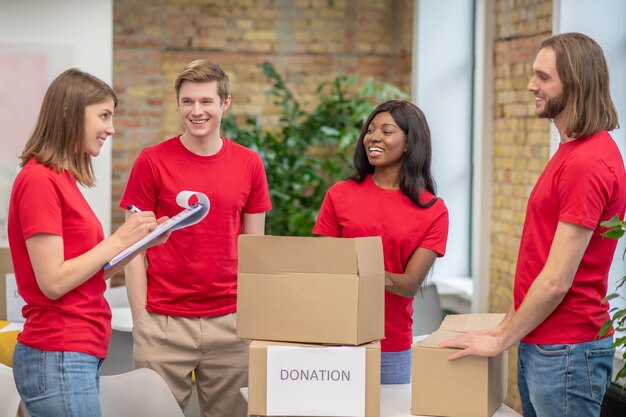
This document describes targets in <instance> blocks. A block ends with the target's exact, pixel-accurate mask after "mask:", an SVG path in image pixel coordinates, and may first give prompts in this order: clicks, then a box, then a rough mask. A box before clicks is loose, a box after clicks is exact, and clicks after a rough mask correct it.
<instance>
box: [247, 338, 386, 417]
mask: <svg viewBox="0 0 626 417" xmlns="http://www.w3.org/2000/svg"><path fill="white" fill-rule="evenodd" d="M270 346H291V347H298V348H301V349H307V348H311V347H315V348H332V347H336V346H323V345H312V344H299V343H286V342H268V341H260V340H253V341H252V343H251V344H250V364H249V373H248V414H249V415H259V416H266V415H268V414H267V411H266V410H267V407H266V406H267V402H266V400H267V348H268V347H270ZM362 347H363V348H364V349H365V362H366V364H365V372H366V381H365V396H364V398H365V417H379V416H380V342H373V343H368V344H365V345H363V346H362ZM300 386H301V387H302V389H306V388H305V387H306V384H301V385H300ZM314 400H315V401H318V402H328V401H329V400H328V399H325V398H314ZM299 415H303V414H299Z"/></svg>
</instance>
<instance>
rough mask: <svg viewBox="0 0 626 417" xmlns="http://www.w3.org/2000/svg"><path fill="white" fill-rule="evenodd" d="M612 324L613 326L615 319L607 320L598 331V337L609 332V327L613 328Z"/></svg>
mask: <svg viewBox="0 0 626 417" xmlns="http://www.w3.org/2000/svg"><path fill="white" fill-rule="evenodd" d="M611 326H613V321H612V320H607V321H605V322H604V324H603V325H602V327H600V330H599V331H598V337H604V336H606V334H607V333H608V332H609V329H610V328H611Z"/></svg>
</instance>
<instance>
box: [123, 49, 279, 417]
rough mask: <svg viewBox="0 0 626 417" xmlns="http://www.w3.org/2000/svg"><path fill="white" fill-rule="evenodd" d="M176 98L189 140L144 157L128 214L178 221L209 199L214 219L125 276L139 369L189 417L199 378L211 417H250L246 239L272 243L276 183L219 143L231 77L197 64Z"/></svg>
mask: <svg viewBox="0 0 626 417" xmlns="http://www.w3.org/2000/svg"><path fill="white" fill-rule="evenodd" d="M175 89H176V97H177V104H178V109H179V112H180V117H181V121H182V124H183V126H184V133H183V134H181V135H178V136H176V137H173V138H171V139H169V140H167V141H165V142H162V143H160V144H158V145H155V146H151V147H148V148H146V149H144V150H143V151H142V152H141V153H140V155H139V156H138V158H137V160H136V161H135V165H134V166H133V170H132V172H131V174H130V177H129V180H128V185H127V187H126V191H125V193H124V196H123V198H122V201H121V203H120V207H122V208H127V207H128V205H129V204H132V205H134V206H136V207H137V208H139V209H141V210H153V211H154V212H155V213H159V215H166V216H170V217H171V216H172V215H174V214H176V213H177V212H179V211H180V207H179V206H178V204H177V203H176V195H177V194H178V193H179V192H180V191H183V190H190V191H198V192H202V193H204V194H206V195H207V196H208V197H209V200H210V202H211V210H210V211H209V214H208V215H207V216H206V217H205V218H204V219H203V220H202V221H201V222H199V223H198V224H195V225H193V226H192V227H188V228H185V229H182V230H180V231H177V232H176V233H173V234H172V236H171V237H170V240H169V241H168V242H167V245H164V246H163V245H162V247H161V248H160V249H158V250H152V249H150V250H148V251H147V253H146V256H145V260H144V259H138V260H136V261H134V262H131V263H129V265H128V267H127V268H126V269H125V271H126V282H127V289H128V297H129V301H130V306H131V310H132V315H133V322H134V327H133V340H134V349H133V355H134V361H135V367H149V368H152V369H154V370H155V371H157V372H158V373H159V374H160V375H161V376H162V377H163V378H164V379H165V380H166V381H167V383H168V385H169V387H170V389H171V390H172V392H173V393H174V396H175V397H176V399H177V401H178V403H179V404H180V406H181V408H182V409H184V408H185V407H186V405H187V403H188V401H189V398H190V396H191V390H192V384H191V373H192V371H193V372H195V376H196V384H197V388H198V398H199V403H200V408H201V411H202V415H203V416H204V417H209V416H212V417H214V416H228V417H231V416H233V417H236V416H245V415H246V411H247V406H246V403H245V401H244V400H243V398H242V397H241V394H240V392H239V389H240V388H241V387H244V386H247V377H248V343H249V342H248V341H245V340H239V339H237V338H236V336H235V326H236V315H235V314H236V304H237V302H236V300H237V236H238V235H239V234H242V233H252V234H263V233H264V227H265V212H266V211H268V210H269V209H270V208H271V204H270V199H269V191H268V186H267V179H266V176H265V170H264V168H263V163H262V161H261V159H260V157H259V156H258V155H257V154H256V153H254V152H253V151H251V150H249V149H247V148H244V147H243V146H240V145H238V144H236V143H234V142H231V141H230V140H229V139H227V138H225V137H223V136H220V123H221V119H222V115H223V113H224V112H225V111H226V110H227V109H228V107H229V106H230V103H231V95H230V81H229V79H228V76H227V75H226V73H225V72H224V71H223V70H222V68H220V67H219V66H218V65H217V64H214V63H212V62H210V61H206V60H197V61H193V62H191V63H190V64H188V65H187V66H186V67H185V68H184V70H183V71H182V72H181V74H180V75H179V76H178V78H177V79H176V82H175ZM154 249H156V248H154ZM138 258H139V257H138ZM146 264H147V269H146Z"/></svg>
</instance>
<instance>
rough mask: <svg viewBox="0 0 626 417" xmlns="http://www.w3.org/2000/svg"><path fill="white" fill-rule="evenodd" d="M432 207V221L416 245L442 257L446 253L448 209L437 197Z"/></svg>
mask: <svg viewBox="0 0 626 417" xmlns="http://www.w3.org/2000/svg"><path fill="white" fill-rule="evenodd" d="M432 208H433V209H435V208H436V211H435V214H434V216H433V220H432V223H431V225H430V227H429V228H428V231H427V232H426V235H425V236H424V239H422V242H421V243H420V244H419V245H418V247H420V248H425V249H430V250H432V251H433V252H435V253H437V256H439V257H442V256H443V255H445V253H446V244H447V242H448V222H449V219H448V209H447V208H446V206H445V205H444V204H443V201H442V200H441V199H438V200H437V201H436V202H435V204H434V205H433V207H432Z"/></svg>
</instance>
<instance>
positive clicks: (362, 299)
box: [237, 235, 385, 345]
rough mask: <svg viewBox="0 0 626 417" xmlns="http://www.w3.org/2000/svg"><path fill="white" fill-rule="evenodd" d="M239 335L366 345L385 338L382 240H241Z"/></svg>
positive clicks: (245, 238) (251, 237)
mask: <svg viewBox="0 0 626 417" xmlns="http://www.w3.org/2000/svg"><path fill="white" fill-rule="evenodd" d="M237 285H238V287H237V337H239V338H244V339H261V340H276V341H287V342H302V343H329V344H338V345H360V344H363V343H367V342H371V341H374V340H380V339H382V338H383V337H384V333H385V329H384V326H385V324H384V321H385V317H384V316H385V313H384V308H385V306H384V304H385V295H384V292H385V290H384V289H385V270H384V262H383V249H382V241H381V238H380V237H364V238H355V239H340V238H322V237H284V236H258V235H256V236H254V235H241V236H239V275H238V284H237Z"/></svg>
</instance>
